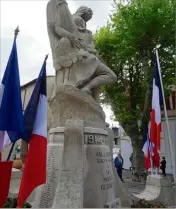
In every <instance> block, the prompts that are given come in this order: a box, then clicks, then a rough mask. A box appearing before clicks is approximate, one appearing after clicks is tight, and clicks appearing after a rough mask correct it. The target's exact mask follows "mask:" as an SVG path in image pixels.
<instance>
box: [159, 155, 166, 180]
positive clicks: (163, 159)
mask: <svg viewBox="0 0 176 209" xmlns="http://www.w3.org/2000/svg"><path fill="white" fill-rule="evenodd" d="M160 169H161V170H162V174H163V176H166V159H165V157H162V161H161V163H160Z"/></svg>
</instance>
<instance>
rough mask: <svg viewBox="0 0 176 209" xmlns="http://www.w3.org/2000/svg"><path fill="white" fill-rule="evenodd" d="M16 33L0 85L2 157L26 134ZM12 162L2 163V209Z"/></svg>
mask: <svg viewBox="0 0 176 209" xmlns="http://www.w3.org/2000/svg"><path fill="white" fill-rule="evenodd" d="M17 34H18V29H17V30H16V31H15V38H14V42H13V47H12V51H11V54H10V57H9V60H8V63H7V67H6V69H5V72H4V76H3V79H2V83H1V85H0V155H1V153H2V151H3V149H4V147H5V146H7V145H9V144H11V143H15V141H16V140H18V139H19V138H20V137H21V136H22V134H23V132H24V121H23V111H22V102H21V89H20V78H19V69H18V55H17V46H16V38H17ZM11 170H12V162H8V161H4V162H0V208H1V207H2V206H3V204H4V202H5V200H6V198H7V195H8V191H9V185H10V178H11Z"/></svg>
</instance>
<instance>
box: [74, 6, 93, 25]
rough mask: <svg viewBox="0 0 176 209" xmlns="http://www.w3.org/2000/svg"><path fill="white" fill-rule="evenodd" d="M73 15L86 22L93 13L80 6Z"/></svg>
mask: <svg viewBox="0 0 176 209" xmlns="http://www.w3.org/2000/svg"><path fill="white" fill-rule="evenodd" d="M74 15H78V16H80V17H82V18H83V19H84V21H85V22H88V21H89V20H90V19H91V18H92V15H93V12H92V10H91V9H90V8H88V7H85V6H81V7H79V8H78V10H77V11H76V13H75V14H74Z"/></svg>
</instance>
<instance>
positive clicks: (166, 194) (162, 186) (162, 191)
mask: <svg viewBox="0 0 176 209" xmlns="http://www.w3.org/2000/svg"><path fill="white" fill-rule="evenodd" d="M134 197H135V198H137V199H145V200H147V201H149V202H151V203H161V204H163V205H164V206H170V205H174V204H175V196H174V190H173V185H172V177H171V176H166V177H163V176H161V175H149V176H148V177H147V182H146V187H145V189H144V191H143V192H142V193H140V194H135V195H134Z"/></svg>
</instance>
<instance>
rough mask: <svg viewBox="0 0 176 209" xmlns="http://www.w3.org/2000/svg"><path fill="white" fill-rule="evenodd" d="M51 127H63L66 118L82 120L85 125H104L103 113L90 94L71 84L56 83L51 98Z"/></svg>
mask: <svg viewBox="0 0 176 209" xmlns="http://www.w3.org/2000/svg"><path fill="white" fill-rule="evenodd" d="M49 106H50V110H51V114H52V118H51V127H52V128H55V127H58V126H60V127H64V126H65V123H66V121H67V120H83V121H84V126H85V127H95V128H103V129H104V127H105V114H104V112H103V110H102V108H101V106H100V105H99V103H97V102H96V101H95V100H94V99H93V98H92V96H90V95H88V94H87V93H86V92H83V91H80V90H79V89H77V88H76V87H74V86H72V85H58V87H57V91H56V95H55V96H54V97H53V98H52V99H51V101H50V103H49Z"/></svg>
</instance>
